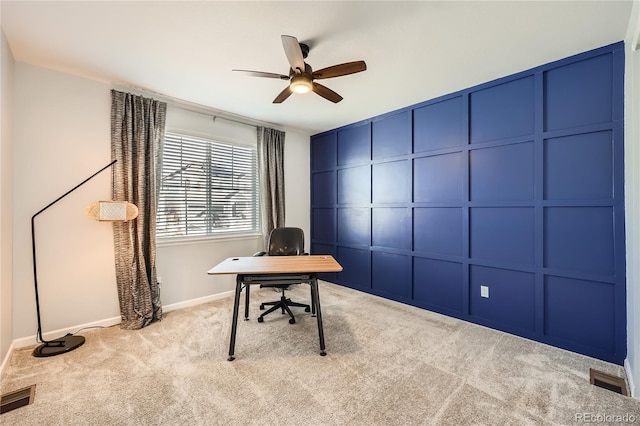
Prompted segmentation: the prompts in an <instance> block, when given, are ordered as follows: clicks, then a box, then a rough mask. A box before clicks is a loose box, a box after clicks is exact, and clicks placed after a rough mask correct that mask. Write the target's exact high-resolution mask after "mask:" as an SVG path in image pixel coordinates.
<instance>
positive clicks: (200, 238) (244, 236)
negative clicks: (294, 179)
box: [156, 128, 262, 246]
mask: <svg viewBox="0 0 640 426" xmlns="http://www.w3.org/2000/svg"><path fill="white" fill-rule="evenodd" d="M167 135H175V136H178V137H182V138H191V139H196V140H202V141H203V142H212V143H217V144H221V145H227V146H235V147H240V148H249V149H252V150H253V152H254V154H255V173H256V177H255V199H256V205H255V209H256V228H255V230H253V231H252V230H238V231H226V232H219V233H212V234H206V235H181V236H173V237H167V236H160V235H158V232H157V230H156V245H158V246H173V245H187V244H204V243H207V242H211V241H216V242H223V241H238V240H248V239H255V238H257V237H260V236H261V226H262V208H261V205H260V170H259V167H260V165H259V161H258V142H257V140H255V141H246V140H238V139H233V138H228V137H219V136H216V135H211V134H206V133H200V132H196V131H193V130H185V129H181V128H170V129H166V130H165V132H164V137H166V136H167ZM164 143H165V142H164V139H163V141H162V145H163V146H162V152H159V153H158V158H160V156H161V155H164ZM161 161H162V160H161ZM162 162H164V161H162ZM158 166H159V164H158V165H157V166H156V173H157V174H158V178H157V181H158V182H159V181H160V179H161V178H162V177H161V176H160V174H161V169H160V168H159V167H158ZM160 190H161V188H160V187H158V189H157V203H156V204H157V205H156V225H157V224H158V223H159V220H158V218H159V215H158V211H159V208H160Z"/></svg>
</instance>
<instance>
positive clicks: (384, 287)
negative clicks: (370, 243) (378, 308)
mask: <svg viewBox="0 0 640 426" xmlns="http://www.w3.org/2000/svg"><path fill="white" fill-rule="evenodd" d="M371 277H372V281H371V288H373V289H374V290H377V291H380V292H383V293H386V294H389V295H391V296H397V297H404V298H410V297H411V258H410V257H409V256H404V255H401V254H392V253H384V252H378V251H374V252H372V253H371Z"/></svg>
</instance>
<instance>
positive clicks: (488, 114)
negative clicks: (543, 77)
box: [469, 76, 534, 143]
mask: <svg viewBox="0 0 640 426" xmlns="http://www.w3.org/2000/svg"><path fill="white" fill-rule="evenodd" d="M533 88H534V82H533V76H527V77H524V78H520V79H518V80H514V81H510V82H508V83H502V84H499V85H497V86H493V87H489V88H487V89H483V90H479V91H477V92H472V93H471V101H470V103H471V111H470V113H469V114H470V116H471V120H470V126H471V143H476V142H486V141H490V140H495V139H503V138H510V137H515V136H522V135H529V134H532V133H533V123H534V107H533V101H534V96H533V94H534V92H533Z"/></svg>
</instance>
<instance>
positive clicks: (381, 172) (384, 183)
mask: <svg viewBox="0 0 640 426" xmlns="http://www.w3.org/2000/svg"><path fill="white" fill-rule="evenodd" d="M410 201H411V163H410V162H409V161H408V160H401V161H391V162H389V163H378V164H374V165H373V202H374V203H406V202H410Z"/></svg>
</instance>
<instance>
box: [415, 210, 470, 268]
mask: <svg viewBox="0 0 640 426" xmlns="http://www.w3.org/2000/svg"><path fill="white" fill-rule="evenodd" d="M413 249H414V250H415V251H420V252H426V253H437V254H444V255H452V256H462V209H461V208H459V207H458V208H456V207H419V208H414V209H413Z"/></svg>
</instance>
